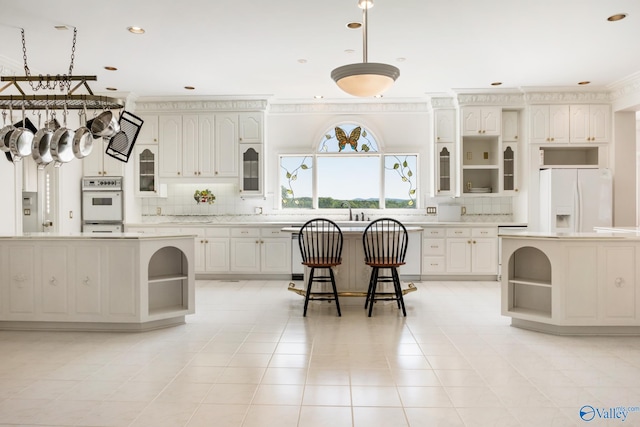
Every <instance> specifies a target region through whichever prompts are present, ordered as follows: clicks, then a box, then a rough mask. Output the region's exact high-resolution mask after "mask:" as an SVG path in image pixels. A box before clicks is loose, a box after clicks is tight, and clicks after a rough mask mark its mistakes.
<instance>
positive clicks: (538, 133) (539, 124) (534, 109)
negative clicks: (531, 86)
mask: <svg viewBox="0 0 640 427" xmlns="http://www.w3.org/2000/svg"><path fill="white" fill-rule="evenodd" d="M529 125H530V127H531V130H530V132H531V133H530V142H531V143H532V144H544V143H546V142H551V141H549V106H548V105H532V106H531V108H530V110H529Z"/></svg>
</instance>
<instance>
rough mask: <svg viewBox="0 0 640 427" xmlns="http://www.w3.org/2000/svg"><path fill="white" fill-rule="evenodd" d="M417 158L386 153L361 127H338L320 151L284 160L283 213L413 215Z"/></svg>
mask: <svg viewBox="0 0 640 427" xmlns="http://www.w3.org/2000/svg"><path fill="white" fill-rule="evenodd" d="M417 168H418V155H417V154H415V153H384V152H383V150H382V149H381V148H380V144H379V143H378V141H377V140H376V139H375V138H374V136H373V135H372V134H371V132H369V131H368V130H367V129H365V128H364V127H363V126H362V125H359V124H356V123H340V124H337V125H335V126H333V127H332V128H331V129H329V130H328V131H327V132H325V133H324V135H323V136H322V138H321V139H320V141H319V143H318V145H317V148H316V151H315V152H313V153H308V154H286V155H281V156H280V189H281V207H282V208H283V209H305V208H306V209H340V208H347V207H349V206H350V207H351V208H365V209H415V208H416V207H417V206H416V205H417V200H418V188H417V182H418V174H417Z"/></svg>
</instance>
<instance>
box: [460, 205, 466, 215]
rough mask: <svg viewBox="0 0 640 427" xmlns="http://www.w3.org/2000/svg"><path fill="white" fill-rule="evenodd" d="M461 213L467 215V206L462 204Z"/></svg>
mask: <svg viewBox="0 0 640 427" xmlns="http://www.w3.org/2000/svg"><path fill="white" fill-rule="evenodd" d="M460 214H462V215H466V214H467V208H466V206H460Z"/></svg>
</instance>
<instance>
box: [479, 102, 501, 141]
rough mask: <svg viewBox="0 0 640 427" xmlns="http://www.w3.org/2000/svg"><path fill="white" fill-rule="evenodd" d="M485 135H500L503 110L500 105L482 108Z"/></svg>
mask: <svg viewBox="0 0 640 427" xmlns="http://www.w3.org/2000/svg"><path fill="white" fill-rule="evenodd" d="M480 114H481V115H482V116H481V130H482V134H483V135H500V131H501V130H502V127H501V118H502V110H501V109H500V108H499V107H482V109H481V110H480Z"/></svg>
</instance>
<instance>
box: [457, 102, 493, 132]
mask: <svg viewBox="0 0 640 427" xmlns="http://www.w3.org/2000/svg"><path fill="white" fill-rule="evenodd" d="M460 114H461V121H462V136H473V135H493V136H499V135H500V131H501V117H502V110H501V109H500V107H463V108H462V109H461V112H460Z"/></svg>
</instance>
